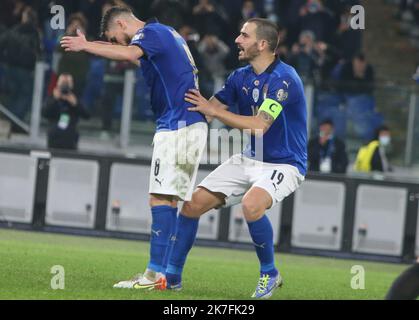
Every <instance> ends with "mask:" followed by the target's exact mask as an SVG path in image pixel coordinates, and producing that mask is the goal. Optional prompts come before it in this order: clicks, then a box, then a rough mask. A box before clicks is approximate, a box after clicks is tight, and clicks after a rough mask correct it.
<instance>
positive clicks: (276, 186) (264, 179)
mask: <svg viewBox="0 0 419 320" xmlns="http://www.w3.org/2000/svg"><path fill="white" fill-rule="evenodd" d="M253 181H254V182H253V184H252V187H259V188H261V189H264V190H265V191H266V192H267V193H268V194H269V195H270V196H271V199H272V203H271V205H270V206H269V207H268V208H267V209H269V208H271V207H273V206H275V205H276V204H278V203H279V202H281V201H282V200H284V198H286V197H288V196H289V195H290V194H291V193H293V192H294V191H295V190H297V189H298V187H299V186H300V185H301V183H302V182H303V181H304V176H302V175H301V174H300V172H299V171H298V169H297V168H296V167H294V166H291V165H287V164H279V165H269V166H266V167H264V168H263V171H262V173H261V174H260V175H259V176H257V177H253Z"/></svg>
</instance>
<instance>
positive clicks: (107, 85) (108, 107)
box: [101, 60, 131, 139]
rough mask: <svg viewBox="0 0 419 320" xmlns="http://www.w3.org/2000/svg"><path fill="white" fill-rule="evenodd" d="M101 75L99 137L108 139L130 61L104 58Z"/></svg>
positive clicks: (120, 99)
mask: <svg viewBox="0 0 419 320" xmlns="http://www.w3.org/2000/svg"><path fill="white" fill-rule="evenodd" d="M105 63H106V67H105V75H104V77H103V83H104V88H103V96H102V103H101V105H102V133H101V138H103V139H108V138H109V137H110V132H111V129H112V117H113V111H114V107H115V105H116V103H117V102H118V101H122V93H123V91H124V75H125V71H126V70H127V69H128V68H130V67H131V63H130V62H125V61H113V60H106V62H105Z"/></svg>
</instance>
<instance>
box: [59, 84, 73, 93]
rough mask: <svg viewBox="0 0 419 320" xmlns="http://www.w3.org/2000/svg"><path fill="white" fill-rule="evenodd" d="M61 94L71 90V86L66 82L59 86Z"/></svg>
mask: <svg viewBox="0 0 419 320" xmlns="http://www.w3.org/2000/svg"><path fill="white" fill-rule="evenodd" d="M60 91H61V94H69V93H70V92H71V87H70V86H69V85H68V84H64V85H62V86H61V87H60Z"/></svg>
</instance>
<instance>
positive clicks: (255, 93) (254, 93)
mask: <svg viewBox="0 0 419 320" xmlns="http://www.w3.org/2000/svg"><path fill="white" fill-rule="evenodd" d="M252 97H253V100H254V101H255V102H258V100H259V89H258V88H254V89H253V91H252Z"/></svg>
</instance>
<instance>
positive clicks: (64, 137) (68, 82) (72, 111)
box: [42, 74, 90, 150]
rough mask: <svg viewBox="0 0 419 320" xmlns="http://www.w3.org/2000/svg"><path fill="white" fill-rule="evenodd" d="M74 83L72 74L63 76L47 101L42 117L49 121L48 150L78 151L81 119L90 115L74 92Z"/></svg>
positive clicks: (59, 78)
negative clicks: (78, 127) (78, 128)
mask: <svg viewBox="0 0 419 320" xmlns="http://www.w3.org/2000/svg"><path fill="white" fill-rule="evenodd" d="M73 88H74V81H73V77H72V76H71V75H70V74H61V75H60V76H59V77H58V81H57V85H56V87H55V88H54V91H53V96H52V97H49V98H48V99H47V101H46V104H45V106H44V109H43V110H42V115H43V116H44V117H45V118H47V119H48V120H49V128H48V148H56V149H70V150H76V149H77V144H78V140H79V133H78V130H77V123H78V121H79V118H80V117H81V118H85V119H88V118H89V117H90V115H89V114H88V113H87V111H86V110H85V109H84V107H83V106H82V105H81V104H80V102H79V100H78V98H77V96H76V95H75V93H74V92H73Z"/></svg>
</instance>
